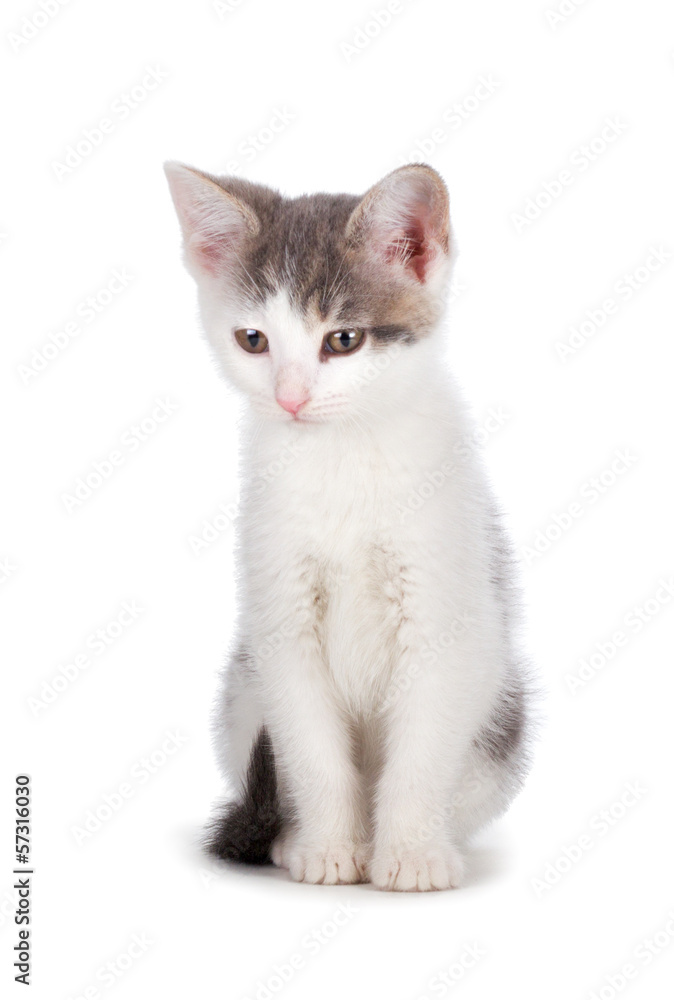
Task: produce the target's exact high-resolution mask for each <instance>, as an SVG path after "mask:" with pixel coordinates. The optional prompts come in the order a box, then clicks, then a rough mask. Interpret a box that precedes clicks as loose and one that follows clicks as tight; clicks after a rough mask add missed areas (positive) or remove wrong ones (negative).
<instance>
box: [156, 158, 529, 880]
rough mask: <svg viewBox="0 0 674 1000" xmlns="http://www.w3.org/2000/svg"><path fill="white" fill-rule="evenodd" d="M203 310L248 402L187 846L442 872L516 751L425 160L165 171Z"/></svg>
mask: <svg viewBox="0 0 674 1000" xmlns="http://www.w3.org/2000/svg"><path fill="white" fill-rule="evenodd" d="M166 173H167V176H168V179H169V184H170V188H171V193H172V196H173V200H174V202H175V207H176V210H177V213H178V217H179V220H180V224H181V227H182V231H183V236H184V256H185V263H186V266H187V268H188V270H189V271H190V273H191V274H192V276H193V277H194V278H195V280H196V282H197V286H198V292H199V302H200V309H201V316H202V321H203V326H204V328H205V331H206V334H207V337H208V339H209V341H210V344H211V347H212V350H213V352H214V355H215V357H216V359H217V361H218V363H219V365H220V366H221V368H222V371H223V373H224V374H225V376H226V377H227V379H228V381H229V382H230V383H231V384H232V385H233V386H235V387H236V388H237V389H239V390H240V391H241V392H242V393H243V396H244V397H245V401H246V413H245V420H244V422H243V425H242V448H241V472H242V491H241V502H240V513H239V517H238V522H237V530H238V543H239V573H240V581H239V587H240V623H239V629H238V642H237V646H236V652H235V653H234V655H233V657H232V658H231V663H230V665H229V669H228V671H227V674H226V679H225V685H224V691H223V696H222V701H221V704H220V705H219V706H218V710H217V719H216V729H217V742H218V745H219V751H220V757H221V763H222V765H223V768H224V770H225V773H226V774H227V776H228V778H229V779H230V780H231V782H233V784H234V785H235V787H236V799H235V801H234V802H233V803H232V804H230V805H229V806H228V807H227V809H226V810H225V812H224V815H223V816H222V817H221V818H219V819H218V820H217V821H216V822H215V823H214V825H213V827H212V831H211V840H210V849H211V851H212V852H213V853H215V854H216V855H218V856H220V857H223V858H228V859H235V860H239V861H244V862H253V863H262V862H267V861H269V860H272V861H273V862H274V863H275V864H276V865H279V866H281V867H284V868H287V869H288V870H289V872H290V875H291V877H292V878H293V879H296V880H298V881H305V882H314V883H324V884H334V883H349V882H359V881H370V882H372V883H373V884H374V885H375V886H377V887H379V888H380V889H395V890H428V889H448V888H451V887H454V886H458V885H459V884H460V883H461V880H462V876H463V870H464V863H463V859H462V854H461V845H462V843H463V842H464V841H465V839H466V838H467V837H468V835H469V834H470V833H472V832H473V831H474V830H476V829H477V828H478V827H480V826H482V825H483V824H484V823H486V822H487V821H488V820H490V819H492V818H493V817H495V816H496V815H498V814H499V813H501V812H503V811H504V810H505V809H506V807H507V806H508V804H509V803H510V801H511V799H512V798H513V796H514V795H515V793H516V792H517V791H518V790H519V788H520V786H521V783H522V780H523V775H524V773H525V771H526V765H527V756H528V755H527V732H528V728H529V726H528V715H529V713H528V701H529V699H528V682H527V678H526V671H525V668H524V666H523V664H522V661H521V658H520V657H519V655H518V652H517V650H516V648H515V645H514V642H513V638H512V630H513V617H514V609H513V606H512V605H513V602H512V598H511V595H512V590H513V588H512V584H511V569H510V556H509V550H508V546H507V543H506V542H505V541H504V537H503V534H502V531H501V528H500V526H499V519H498V513H497V511H496V508H495V504H494V501H493V499H492V497H491V493H490V489H489V486H488V484H487V482H486V479H485V476H484V473H483V471H482V468H481V465H480V463H479V460H478V459H477V458H476V456H475V454H474V453H473V450H472V449H471V447H470V442H471V433H472V429H471V425H470V422H469V420H468V419H467V417H466V414H465V412H464V406H463V404H462V402H461V400H460V399H459V397H458V395H457V392H456V389H455V388H454V386H453V384H452V382H451V380H450V378H449V376H448V375H447V374H446V373H445V370H444V368H443V364H442V361H441V353H442V348H443V343H442V332H441V330H440V329H439V322H440V319H441V316H442V312H443V304H444V299H445V298H446V292H447V287H448V281H449V275H450V269H451V263H452V260H453V256H454V255H453V239H452V237H451V235H450V228H449V201H448V194H447V190H446V188H445V185H444V183H443V181H442V180H441V178H440V177H439V175H438V174H437V173H436V172H435V171H434V170H433V169H431V168H430V167H428V166H425V165H423V164H415V165H412V166H406V167H401V168H400V169H398V170H395V171H393V173H391V174H389V175H388V176H387V177H385V178H384V179H383V180H382V181H381V182H380V183H378V184H376V185H375V186H374V187H373V188H371V189H370V190H369V191H368V192H367V193H366V194H365V195H364V196H363V197H359V196H352V195H344V194H341V195H329V194H316V195H310V196H306V195H305V196H302V197H299V198H293V199H289V198H284V197H282V196H281V195H280V194H279V193H277V192H276V191H274V190H271V189H270V188H267V187H263V186H261V185H258V184H253V183H251V182H249V181H246V180H243V179H240V178H236V177H213V176H210V175H208V174H205V173H202V172H200V171H197V170H193V169H191V168H189V167H186V166H182V165H180V164H177V163H169V164H167V165H166Z"/></svg>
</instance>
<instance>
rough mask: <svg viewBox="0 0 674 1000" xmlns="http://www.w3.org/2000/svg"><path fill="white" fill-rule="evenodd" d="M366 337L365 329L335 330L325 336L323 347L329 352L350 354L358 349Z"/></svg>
mask: <svg viewBox="0 0 674 1000" xmlns="http://www.w3.org/2000/svg"><path fill="white" fill-rule="evenodd" d="M364 339H365V331H364V330H335V332H334V333H329V334H328V335H327V337H326V338H325V344H324V347H323V349H324V350H325V351H327V353H328V354H349V353H350V352H351V351H356V350H358V348H359V347H360V345H361V344H362V343H363V340H364Z"/></svg>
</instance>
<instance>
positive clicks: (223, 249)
mask: <svg viewBox="0 0 674 1000" xmlns="http://www.w3.org/2000/svg"><path fill="white" fill-rule="evenodd" d="M190 250H191V252H192V254H193V255H194V256H195V257H198V259H199V262H200V264H201V266H202V267H203V268H204V269H205V270H206V271H209V272H210V273H211V274H218V273H219V272H220V271H221V270H222V268H223V266H224V265H225V263H226V260H227V254H228V251H230V252H231V240H228V239H227V237H225V236H212V237H209V238H204V237H203V236H195V237H194V238H193V239H192V240H191V243H190Z"/></svg>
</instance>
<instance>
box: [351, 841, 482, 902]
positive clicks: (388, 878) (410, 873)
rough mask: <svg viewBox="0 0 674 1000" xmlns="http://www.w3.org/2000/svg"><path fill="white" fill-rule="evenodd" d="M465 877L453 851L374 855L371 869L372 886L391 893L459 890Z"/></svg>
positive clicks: (411, 850)
mask: <svg viewBox="0 0 674 1000" xmlns="http://www.w3.org/2000/svg"><path fill="white" fill-rule="evenodd" d="M463 873H464V864H463V858H462V857H461V855H460V854H459V852H458V851H457V850H456V848H454V847H430V846H429V847H427V848H417V849H414V848H402V849H400V850H395V849H384V850H381V851H375V854H374V857H373V858H372V861H371V862H370V865H369V869H368V874H369V876H370V882H372V884H373V885H375V886H376V887H377V888H378V889H384V890H387V891H389V892H430V891H431V890H433V889H456V888H458V886H460V885H461V882H462V880H463Z"/></svg>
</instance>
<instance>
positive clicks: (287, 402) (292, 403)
mask: <svg viewBox="0 0 674 1000" xmlns="http://www.w3.org/2000/svg"><path fill="white" fill-rule="evenodd" d="M276 402H277V403H278V405H279V406H282V407H283V409H284V410H287V411H288V413H292V415H293V416H294V417H296V416H297V414H298V413H299V412H300V410H301V409H302V407H303V406H304V404H305V403H306V402H307V401H306V399H279V398H278V397H277V398H276Z"/></svg>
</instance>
